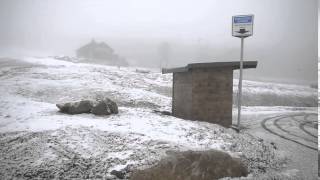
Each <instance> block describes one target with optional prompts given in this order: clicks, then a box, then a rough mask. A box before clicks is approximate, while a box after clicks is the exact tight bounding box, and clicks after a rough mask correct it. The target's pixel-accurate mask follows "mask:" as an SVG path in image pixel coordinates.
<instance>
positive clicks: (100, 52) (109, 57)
mask: <svg viewBox="0 0 320 180" xmlns="http://www.w3.org/2000/svg"><path fill="white" fill-rule="evenodd" d="M76 53H77V57H79V58H85V59H87V60H88V61H90V62H96V63H103V64H108V65H118V66H127V65H128V63H127V62H126V60H125V59H124V58H122V57H120V56H118V55H117V54H115V53H114V50H113V49H112V48H111V47H110V46H109V45H108V44H106V43H105V42H100V43H98V42H96V41H95V40H92V41H91V42H90V43H89V44H86V45H84V46H82V47H80V48H79V49H78V50H77V52H76Z"/></svg>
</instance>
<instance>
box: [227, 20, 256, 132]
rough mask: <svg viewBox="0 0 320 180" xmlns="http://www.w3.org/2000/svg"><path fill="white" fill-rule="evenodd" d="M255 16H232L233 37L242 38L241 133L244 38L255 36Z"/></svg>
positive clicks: (239, 114)
mask: <svg viewBox="0 0 320 180" xmlns="http://www.w3.org/2000/svg"><path fill="white" fill-rule="evenodd" d="M253 18H254V16H253V15H239V16H232V36H234V37H238V38H241V52H240V75H239V84H238V94H237V97H238V122H237V130H238V132H239V131H240V119H241V96H242V74H243V73H242V71H243V45H244V38H246V37H249V36H252V34H253Z"/></svg>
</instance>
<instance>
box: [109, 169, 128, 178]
mask: <svg viewBox="0 0 320 180" xmlns="http://www.w3.org/2000/svg"><path fill="white" fill-rule="evenodd" d="M110 174H112V175H114V176H116V177H117V178H119V179H124V178H125V175H126V174H125V173H124V172H122V171H117V170H112V171H111V172H110Z"/></svg>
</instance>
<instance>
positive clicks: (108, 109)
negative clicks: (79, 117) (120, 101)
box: [91, 98, 118, 115]
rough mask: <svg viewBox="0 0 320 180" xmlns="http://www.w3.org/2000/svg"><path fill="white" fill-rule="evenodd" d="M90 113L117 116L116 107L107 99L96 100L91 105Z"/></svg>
mask: <svg viewBox="0 0 320 180" xmlns="http://www.w3.org/2000/svg"><path fill="white" fill-rule="evenodd" d="M91 113H92V114H95V115H110V114H118V106H117V104H116V103H115V102H113V101H111V100H110V99H109V98H105V99H102V100H97V101H96V102H94V103H93V105H92V109H91Z"/></svg>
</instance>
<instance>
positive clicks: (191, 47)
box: [0, 0, 319, 84]
mask: <svg viewBox="0 0 320 180" xmlns="http://www.w3.org/2000/svg"><path fill="white" fill-rule="evenodd" d="M318 11H319V8H318V2H317V1H316V0H281V1H279V0H259V1H256V0H238V1H234V0H224V1H219V0H202V1H196V0H153V1H150V0H140V1H133V0H120V1H119V0H118V1H117V0H104V1H102V0H101V1H96V0H90V1H89V0H83V1H75V0H69V1H63V0H24V1H20V0H2V1H1V2H0V23H1V28H0V56H1V57H3V56H26V55H32V56H46V55H60V54H65V55H70V56H74V55H75V50H76V49H77V48H79V47H80V46H82V45H84V44H85V43H88V42H90V41H91V40H92V39H95V40H96V41H104V42H106V43H107V44H109V45H110V46H111V47H112V48H113V49H114V50H115V51H116V53H117V54H119V55H121V56H123V57H125V58H126V59H127V61H128V62H129V63H130V64H131V65H133V66H145V67H158V66H159V64H160V62H159V61H160V59H161V55H160V54H159V46H161V44H163V43H166V44H168V46H169V47H170V54H169V55H168V58H167V62H165V63H163V66H165V67H177V66H185V65H186V64H188V63H192V62H216V61H237V60H239V56H240V39H239V38H235V37H232V36H231V17H232V16H233V15H238V14H254V15H255V19H254V32H253V33H254V34H253V36H252V37H249V38H246V39H245V52H244V57H245V60H257V61H258V68H257V69H253V70H246V71H245V78H246V79H257V80H267V81H277V82H288V83H299V84H301V83H303V84H310V83H317V64H318V63H317V62H318V43H317V40H318Z"/></svg>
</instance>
